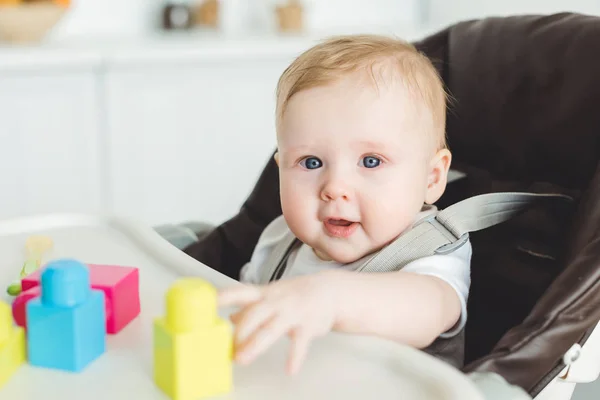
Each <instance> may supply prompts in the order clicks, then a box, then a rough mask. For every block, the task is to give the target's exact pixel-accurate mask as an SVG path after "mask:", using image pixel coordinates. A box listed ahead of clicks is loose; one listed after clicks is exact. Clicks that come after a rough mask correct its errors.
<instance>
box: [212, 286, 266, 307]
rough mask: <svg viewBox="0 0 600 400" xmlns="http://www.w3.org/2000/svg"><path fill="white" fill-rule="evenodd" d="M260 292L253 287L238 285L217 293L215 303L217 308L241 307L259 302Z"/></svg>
mask: <svg viewBox="0 0 600 400" xmlns="http://www.w3.org/2000/svg"><path fill="white" fill-rule="evenodd" d="M261 296H262V291H261V289H260V287H258V286H253V285H238V286H234V287H230V288H227V289H223V290H221V291H219V293H218V297H217V302H218V304H219V307H229V306H242V305H247V304H250V303H254V302H256V301H258V300H260V298H261Z"/></svg>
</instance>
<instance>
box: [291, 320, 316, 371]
mask: <svg viewBox="0 0 600 400" xmlns="http://www.w3.org/2000/svg"><path fill="white" fill-rule="evenodd" d="M290 338H291V343H290V354H289V358H288V364H287V371H288V374H290V375H295V374H296V373H298V371H299V370H300V367H301V366H302V364H303V363H304V360H305V359H306V355H307V354H308V347H309V345H310V341H311V336H310V335H307V334H306V333H304V332H303V331H302V330H296V331H294V332H292V334H291V335H290Z"/></svg>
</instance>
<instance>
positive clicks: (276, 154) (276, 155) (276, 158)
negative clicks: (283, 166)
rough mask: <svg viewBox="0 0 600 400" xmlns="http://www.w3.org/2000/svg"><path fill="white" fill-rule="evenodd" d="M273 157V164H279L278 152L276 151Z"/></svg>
mask: <svg viewBox="0 0 600 400" xmlns="http://www.w3.org/2000/svg"><path fill="white" fill-rule="evenodd" d="M273 158H274V159H275V164H277V166H279V152H278V151H276V152H275V155H274V156H273Z"/></svg>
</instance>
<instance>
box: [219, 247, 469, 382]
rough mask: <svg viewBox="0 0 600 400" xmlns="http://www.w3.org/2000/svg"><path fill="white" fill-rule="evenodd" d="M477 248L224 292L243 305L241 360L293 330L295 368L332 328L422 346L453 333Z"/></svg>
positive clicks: (226, 300)
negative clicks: (390, 267) (382, 269)
mask: <svg viewBox="0 0 600 400" xmlns="http://www.w3.org/2000/svg"><path fill="white" fill-rule="evenodd" d="M470 251H471V249H470V245H467V246H466V247H464V249H463V250H462V254H460V257H455V256H433V257H427V258H423V259H420V260H417V261H415V262H413V263H410V264H408V265H407V266H406V267H405V268H404V269H403V270H402V271H400V272H388V273H372V274H366V273H354V272H347V271H336V270H331V271H325V272H320V273H317V274H313V275H307V276H302V277H298V278H293V279H287V280H281V281H277V282H274V283H272V284H269V285H249V286H236V287H233V288H231V289H227V290H224V291H222V292H221V293H220V299H219V300H220V304H221V306H239V307H240V309H239V311H238V312H236V313H235V314H234V315H233V316H232V322H233V323H234V324H235V325H236V337H235V341H236V360H237V361H239V362H242V363H249V362H251V361H252V360H253V359H254V358H256V357H257V356H258V355H259V354H261V353H262V352H263V351H265V350H266V349H267V348H268V347H270V346H271V344H273V343H274V342H275V341H276V340H278V339H279V338H280V337H281V336H282V335H286V334H287V335H288V336H290V338H291V339H292V346H291V348H290V357H289V359H288V371H289V372H290V373H293V372H295V371H297V370H298V368H299V367H300V365H301V364H302V362H303V359H304V357H305V355H306V352H307V350H308V345H309V343H310V341H311V340H312V339H313V338H315V337H318V336H321V335H324V334H326V333H327V332H329V331H331V330H337V331H341V332H347V333H356V334H365V335H374V336H379V337H383V338H388V339H391V340H395V341H398V342H401V343H405V344H408V345H410V346H413V347H417V348H423V347H426V346H427V345H429V344H430V343H431V342H432V341H433V340H435V339H436V338H437V337H438V336H440V335H442V334H444V335H445V336H451V335H453V334H455V333H456V332H458V331H459V330H460V328H462V326H463V325H464V320H465V318H466V306H465V304H466V297H467V295H468V286H469V283H470V282H469V270H470V269H469V262H470V255H471V253H470ZM461 316H462V318H460V317H461ZM457 321H460V323H457ZM452 327H454V329H452V330H451V332H448V330H450V329H451V328H452Z"/></svg>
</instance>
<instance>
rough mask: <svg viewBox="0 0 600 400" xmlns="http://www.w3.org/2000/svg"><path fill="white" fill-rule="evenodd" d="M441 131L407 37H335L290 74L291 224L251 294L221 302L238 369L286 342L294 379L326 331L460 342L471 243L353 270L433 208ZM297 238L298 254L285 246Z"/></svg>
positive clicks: (228, 292) (231, 293)
mask: <svg viewBox="0 0 600 400" xmlns="http://www.w3.org/2000/svg"><path fill="white" fill-rule="evenodd" d="M445 121H446V93H445V91H444V87H443V83H442V81H441V79H440V77H439V76H438V74H437V71H436V70H435V68H434V67H433V65H432V64H431V62H430V61H429V60H428V59H427V58H426V57H425V56H423V55H421V54H420V53H419V52H417V51H416V49H415V48H414V47H413V46H412V45H410V44H408V43H406V42H404V41H401V40H396V39H393V38H387V37H380V36H369V35H361V36H346V37H337V38H332V39H330V40H327V41H325V42H323V43H321V44H319V45H317V46H315V47H313V48H311V49H309V50H308V51H306V52H305V53H303V54H302V55H300V56H299V57H298V58H297V59H296V60H295V61H294V62H293V63H292V64H291V65H290V66H289V67H288V68H287V69H286V71H285V72H284V73H283V75H282V76H281V78H280V81H279V84H278V88H277V106H276V128H277V143H278V147H277V148H278V150H277V153H276V155H275V159H276V162H277V165H278V168H279V175H280V192H281V206H282V210H283V215H282V216H280V217H278V218H277V219H275V220H274V221H273V222H272V223H271V224H270V225H268V226H267V228H266V229H265V230H264V232H263V233H262V235H261V237H260V239H259V241H258V243H257V245H256V247H255V250H254V253H253V255H252V258H251V261H250V262H249V263H248V264H247V265H245V266H244V268H243V269H242V271H241V275H240V276H241V281H242V282H245V283H247V285H239V286H237V287H233V288H228V289H225V290H223V291H221V292H220V293H219V302H220V306H223V307H226V306H238V307H239V311H237V312H236V313H234V314H233V315H232V316H231V320H232V322H233V324H234V325H235V327H236V329H235V331H236V332H235V347H236V357H235V359H236V361H237V362H239V363H242V364H246V363H249V362H251V361H252V360H253V359H255V358H256V357H257V356H258V355H260V354H261V353H262V352H264V351H265V350H266V349H267V348H268V347H269V346H271V345H272V344H273V343H274V342H275V341H277V340H278V339H280V338H281V337H282V336H283V335H288V336H289V337H290V339H291V347H290V356H289V359H288V365H287V371H288V373H290V374H293V373H296V372H297V371H298V370H299V368H300V366H301V364H302V362H303V360H304V358H305V357H306V354H307V351H308V347H309V344H310V342H311V340H312V339H314V338H316V337H319V336H321V335H325V334H327V333H328V332H330V331H337V332H345V333H352V334H361V335H375V336H378V337H381V338H385V339H390V340H394V341H397V342H400V343H403V344H407V345H410V346H413V347H416V348H420V349H432V348H434V347H435V344H436V343H440V342H444V341H446V342H447V341H453V340H456V339H459V340H462V332H463V328H464V325H465V322H466V299H467V296H468V292H469V286H470V260H471V245H470V243H469V242H468V241H467V242H466V243H465V245H463V246H461V247H459V248H458V249H457V250H455V251H453V252H452V253H450V254H445V255H434V256H428V257H423V258H420V259H417V260H415V261H412V262H410V263H408V264H407V265H406V266H405V267H404V268H401V269H400V270H398V271H392V272H381V273H379V272H378V273H358V272H357V269H358V266H360V265H362V264H363V263H364V262H365V260H368V259H369V258H371V257H373V255H375V254H377V253H378V252H380V251H381V250H382V249H384V248H385V247H386V246H387V245H388V244H390V243H391V242H392V241H394V240H395V239H396V238H397V237H398V236H399V235H400V234H402V233H403V232H405V231H407V230H409V229H411V227H412V226H413V225H414V224H415V223H416V222H417V221H418V220H419V219H420V218H422V217H423V216H425V215H427V213H431V212H434V211H435V207H434V206H431V205H432V204H433V203H435V202H436V201H437V200H438V199H439V198H440V197H441V195H442V194H443V192H444V190H445V187H446V184H447V174H448V170H449V167H450V162H451V153H450V151H449V150H448V149H447V147H446V141H445ZM290 236H292V237H293V238H296V239H297V245H292V246H288V245H287V243H288V238H289V237H290ZM270 271H274V272H273V273H271V272H270ZM453 343H454V342H453ZM446 344H447V343H446ZM445 347H448V346H440V348H445ZM450 347H452V346H450ZM454 347H456V348H457V350H456V354H454V355H452V356H451V357H450V358H452V357H454V358H453V360H454V361H450V362H453V363H454V364H456V365H460V363H462V348H461V345H460V344H459V345H458V346H454ZM453 351H454V350H453ZM432 353H433V354H434V355H437V354H436V351H432ZM441 358H443V357H441ZM459 358H460V360H458V359H459Z"/></svg>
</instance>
